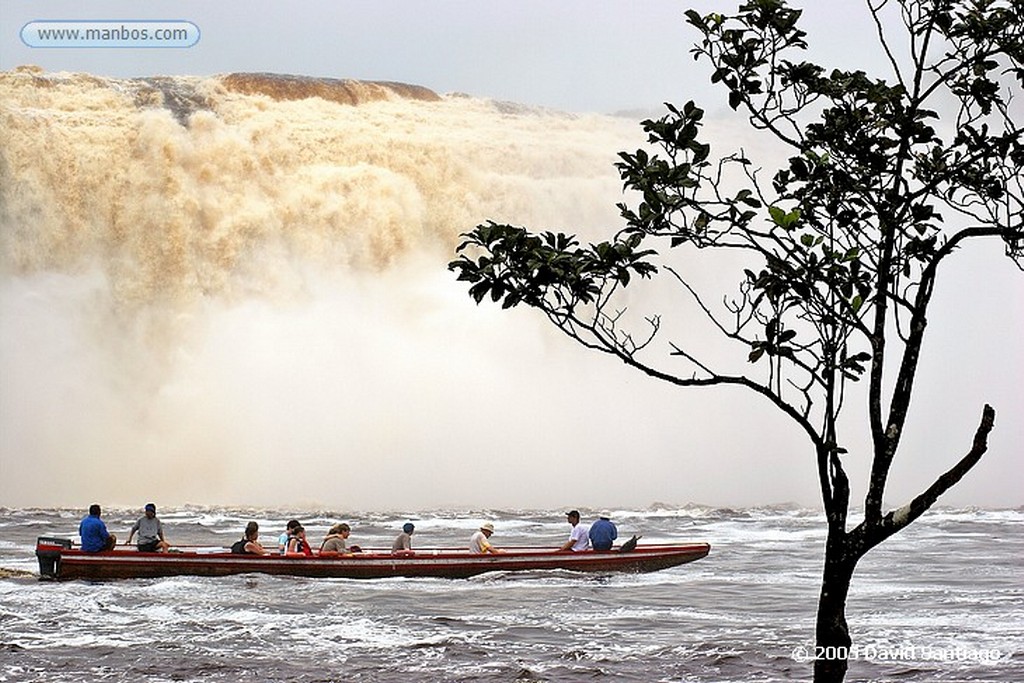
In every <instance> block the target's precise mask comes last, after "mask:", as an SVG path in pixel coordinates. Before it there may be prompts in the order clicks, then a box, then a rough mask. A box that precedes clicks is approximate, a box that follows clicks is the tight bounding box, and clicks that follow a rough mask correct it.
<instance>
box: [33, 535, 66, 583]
mask: <svg viewBox="0 0 1024 683" xmlns="http://www.w3.org/2000/svg"><path fill="white" fill-rule="evenodd" d="M70 549H71V541H70V540H68V539H66V538H49V537H46V536H40V537H39V538H37V539H36V559H38V560H39V578H40V579H43V580H55V579H56V578H57V575H58V574H59V573H60V553H61V551H62V550H70Z"/></svg>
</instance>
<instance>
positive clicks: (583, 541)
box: [559, 510, 590, 552]
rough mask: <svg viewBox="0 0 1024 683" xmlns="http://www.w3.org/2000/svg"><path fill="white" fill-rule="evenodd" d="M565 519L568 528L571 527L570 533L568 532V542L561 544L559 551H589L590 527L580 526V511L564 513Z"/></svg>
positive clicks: (586, 525)
mask: <svg viewBox="0 0 1024 683" xmlns="http://www.w3.org/2000/svg"><path fill="white" fill-rule="evenodd" d="M565 518H566V520H568V522H569V526H571V527H572V531H570V532H569V540H567V541H566V542H565V543H563V544H562V547H561V548H559V550H572V551H573V552H579V551H581V550H590V525H589V524H580V511H579V510H571V511H570V512H567V513H566V515H565Z"/></svg>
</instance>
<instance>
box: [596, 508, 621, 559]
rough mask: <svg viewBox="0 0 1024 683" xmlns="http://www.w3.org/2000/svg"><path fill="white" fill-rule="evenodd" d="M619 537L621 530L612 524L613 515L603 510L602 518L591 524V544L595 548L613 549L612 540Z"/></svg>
mask: <svg viewBox="0 0 1024 683" xmlns="http://www.w3.org/2000/svg"><path fill="white" fill-rule="evenodd" d="M618 537H619V530H618V529H616V528H615V525H614V524H612V521H611V515H610V514H608V513H607V512H602V513H601V516H600V519H598V520H597V521H596V522H594V523H593V524H591V525H590V546H591V547H592V548H593V549H594V550H611V549H612V541H614V540H615V539H616V538H618Z"/></svg>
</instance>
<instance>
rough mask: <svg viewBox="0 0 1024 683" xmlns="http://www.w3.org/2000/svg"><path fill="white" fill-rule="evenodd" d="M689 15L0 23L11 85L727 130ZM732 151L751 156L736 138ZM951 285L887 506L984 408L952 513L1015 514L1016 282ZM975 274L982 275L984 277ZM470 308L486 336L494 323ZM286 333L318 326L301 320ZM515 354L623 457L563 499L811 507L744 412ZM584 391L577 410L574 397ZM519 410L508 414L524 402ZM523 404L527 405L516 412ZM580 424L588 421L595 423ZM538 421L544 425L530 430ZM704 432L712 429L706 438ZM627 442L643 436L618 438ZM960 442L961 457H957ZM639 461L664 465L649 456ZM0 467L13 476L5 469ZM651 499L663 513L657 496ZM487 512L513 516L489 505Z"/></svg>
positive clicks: (712, 398)
mask: <svg viewBox="0 0 1024 683" xmlns="http://www.w3.org/2000/svg"><path fill="white" fill-rule="evenodd" d="M807 4H808V5H809V7H807V8H806V10H805V17H806V24H805V30H807V31H808V33H809V34H810V40H811V41H812V47H813V53H812V54H813V55H814V56H815V57H816V58H818V59H820V60H821V61H822V62H824V63H826V64H835V65H837V66H840V65H841V66H855V67H857V68H866V69H869V70H870V69H872V68H874V69H880V68H883V64H882V62H881V61H879V58H878V56H877V55H874V54H861V53H862V52H863V49H862V47H863V45H864V44H865V40H864V39H865V37H866V36H870V35H872V34H873V31H874V27H873V25H872V24H871V22H870V21H869V18H868V15H867V12H866V11H865V9H864V8H863V6H862V5H861V4H860V3H858V2H851V1H849V0H826V1H822V0H817V1H816V2H813V3H807ZM691 6H693V7H695V8H696V9H698V10H699V11H701V12H705V11H711V10H720V11H727V10H728V9H731V8H732V3H722V2H711V1H707V0H705V1H703V2H690V3H680V2H669V1H666V0H644V2H639V3H637V2H625V1H620V0H615V1H607V2H594V1H593V0H569V1H559V2H551V1H549V0H527V1H523V2H493V1H480V0H473V1H460V2H443V1H437V2H423V1H421V0H406V1H387V0H385V1H378V2H337V1H333V0H332V1H325V2H266V1H256V2H254V1H251V0H250V1H245V2H235V1H220V2H208V1H205V0H203V1H195V2H187V1H182V2H162V1H156V2H147V3H138V2H110V1H106V2H104V1H97V2H89V3H81V2H80V1H76V2H57V1H47V2H38V1H22V0H6V2H5V3H4V8H3V12H2V13H0V70H9V69H12V68H14V67H16V66H21V65H25V64H33V65H37V66H39V67H42V68H43V69H45V70H47V71H75V72H88V73H92V74H96V75H103V76H110V77H136V76H152V75H211V74H220V73H228V72H243V71H244V72H254V71H266V72H275V73H293V74H302V75H309V76H323V77H333V78H355V79H364V80H387V81H398V82H406V83H413V84H418V85H423V86H426V87H428V88H431V89H432V90H434V91H436V92H439V93H467V94H469V95H472V96H473V97H482V98H493V99H496V100H503V101H510V102H516V103H521V104H527V105H533V106H538V107H545V108H551V109H554V110H562V111H570V112H579V113H582V112H596V113H603V114H612V113H616V112H653V111H656V110H657V109H658V107H659V106H660V105H661V103H662V102H665V101H671V102H676V103H679V102H683V101H686V100H687V99H695V100H697V101H698V102H701V103H703V104H704V106H705V107H706V108H707V109H708V110H709V112H710V113H711V114H712V116H716V117H722V118H723V119H726V118H727V117H728V110H727V108H726V107H725V106H724V104H725V103H724V99H725V98H724V95H722V94H721V93H719V92H715V91H713V90H712V89H711V88H710V86H709V85H708V82H707V81H708V75H707V73H706V71H705V69H704V67H703V66H702V65H699V64H696V63H695V62H694V61H693V59H692V57H691V56H690V54H689V48H690V46H691V44H692V42H693V41H694V40H695V35H694V31H692V30H691V29H690V28H689V27H688V26H687V25H686V23H685V20H684V19H683V16H682V15H683V12H684V10H685V9H687V8H688V7H691ZM40 20H68V21H70V20H82V21H85V20H111V21H115V20H116V21H121V20H123V21H134V20H153V21H155V20H186V21H189V22H192V23H193V24H195V25H196V26H198V27H199V28H200V30H201V38H200V39H199V41H198V43H197V44H196V45H195V46H193V47H189V48H179V49H72V48H68V49H54V48H31V47H28V46H26V45H25V44H23V43H22V41H21V40H20V38H19V32H20V31H21V29H22V27H23V26H24V25H25V24H26V23H28V22H31V21H40ZM816 38H817V40H816ZM727 130H728V129H727ZM737 135H740V134H739V133H737ZM729 142H735V143H737V144H749V145H755V146H756V145H757V144H758V143H757V141H756V140H746V139H745V138H740V137H738V138H737V139H736V140H730V141H729ZM949 271H950V273H949V281H948V282H949V283H950V284H948V285H940V290H939V291H938V292H937V299H936V316H935V320H934V323H935V324H934V331H935V339H936V343H935V345H934V346H932V347H930V348H929V349H928V350H926V355H925V357H924V361H923V370H922V372H923V375H922V381H921V382H920V385H919V390H918V396H917V397H916V398H915V407H918V408H920V410H921V411H922V413H923V414H927V415H929V416H930V417H929V418H928V419H927V420H924V421H921V422H918V423H915V425H914V428H915V430H916V431H915V433H914V434H913V435H911V436H910V437H908V450H909V451H910V454H909V455H908V457H907V458H906V459H905V460H901V461H899V462H898V463H897V465H896V468H895V471H894V485H893V499H894V502H902V500H903V499H905V497H906V496H908V495H912V494H913V493H914V492H916V491H917V490H920V488H922V486H924V485H927V484H928V483H929V482H930V481H931V479H932V478H934V476H936V475H938V474H939V473H940V472H941V471H942V470H943V469H945V468H946V467H948V466H949V464H951V462H952V461H951V458H955V457H956V455H957V454H959V453H960V452H962V447H961V446H960V445H966V444H967V443H968V442H969V439H970V436H971V435H972V434H973V429H974V426H975V425H976V423H977V419H978V417H979V415H980V408H981V404H982V403H983V402H985V401H989V402H992V403H994V404H995V405H996V408H997V410H999V411H1000V412H999V418H998V419H997V428H996V432H994V433H993V437H992V441H991V445H992V448H991V451H990V454H989V455H987V456H986V458H985V460H984V461H983V463H982V464H981V465H980V466H979V467H978V468H977V471H976V472H974V473H972V474H971V475H970V476H969V477H968V479H967V480H965V481H964V482H963V483H961V485H960V486H958V487H957V488H956V489H955V490H953V491H952V492H950V493H949V494H947V496H946V497H945V498H944V499H943V502H944V503H949V504H957V505H981V506H988V505H995V506H1016V505H1021V504H1024V487H1022V486H1020V482H1021V465H1020V456H1021V452H1022V449H1024V427H1022V423H1021V421H1020V420H1019V417H1020V416H1021V415H1022V414H1024V396H1022V391H1024V390H1022V389H1021V387H1022V386H1024V381H1022V380H1024V366H1022V359H1021V356H1022V355H1024V354H1020V353H1019V348H1018V343H1017V341H1016V340H1018V339H1019V338H1021V337H1022V336H1024V323H1022V316H1024V279H1022V278H1024V275H1022V274H1021V273H1020V272H1018V271H1016V270H1015V269H1014V268H1013V267H1012V266H1010V265H1009V264H1008V263H1006V262H1004V260H1001V259H999V254H998V248H996V249H991V248H988V249H982V250H980V253H979V254H977V255H970V256H967V257H965V258H963V259H958V260H957V261H955V262H954V263H953V264H951V266H950V268H949ZM980 272H984V273H985V275H986V277H985V278H980V277H978V273H980ZM443 275H444V274H442V276H443ZM383 303H384V304H385V305H388V304H389V302H387V301H384V302H383ZM392 303H393V302H392ZM479 310H480V313H479V314H480V316H481V320H492V319H493V316H494V315H496V313H495V312H494V311H484V310H482V309H479ZM500 315H506V314H500ZM514 315H515V320H516V321H517V322H519V321H521V323H520V324H522V325H524V326H526V327H528V328H529V329H531V330H533V329H535V327H536V326H537V323H536V321H535V320H531V319H529V316H528V313H522V312H519V311H516V312H515V314H514ZM292 322H294V323H295V324H298V325H307V324H312V320H311V319H307V318H302V319H300V320H296V321H292ZM463 324H464V323H463ZM211 334H213V336H214V337H215V338H216V335H217V334H221V335H226V337H230V336H231V335H232V334H237V332H230V331H227V330H224V329H220V330H214V331H213V332H212V333H211ZM491 341H492V342H493V343H494V344H495V345H496V346H500V345H501V343H502V340H501V339H492V340H491ZM220 342H224V339H223V338H222V339H221V340H220ZM215 343H216V342H215ZM268 343H269V342H268ZM504 350H505V352H508V353H515V354H527V355H528V356H529V357H530V358H531V359H535V360H536V362H537V363H549V364H550V367H549V368H548V370H547V372H546V373H545V376H546V379H545V381H548V382H550V384H549V385H548V386H546V387H543V388H538V389H537V391H539V392H540V393H541V394H543V395H545V396H546V398H545V401H544V405H545V406H546V409H547V410H549V411H551V412H550V414H549V415H548V418H547V419H548V420H550V421H551V422H557V421H558V420H559V419H560V418H559V416H562V417H563V418H564V419H565V420H566V421H568V422H570V423H572V424H573V425H574V427H573V428H574V429H584V430H587V431H590V432H592V433H594V434H597V435H601V434H604V435H605V436H606V437H607V438H608V439H609V440H610V441H614V442H615V443H616V444H619V445H618V446H617V448H619V449H621V450H622V452H621V453H619V454H618V455H617V457H614V458H612V459H609V458H600V459H597V460H596V461H595V462H594V463H593V464H591V463H590V460H591V459H592V458H591V457H590V456H589V454H588V453H587V452H586V451H584V452H582V453H581V452H568V451H567V452H566V453H565V456H564V457H565V458H566V459H567V460H570V461H574V462H576V463H577V464H576V466H574V467H572V468H569V469H568V470H566V469H563V468H559V469H557V470H556V472H557V474H556V475H555V476H558V477H566V479H567V480H566V482H565V485H566V487H567V489H569V490H577V491H579V490H584V489H585V488H586V484H585V483H582V481H580V480H577V481H575V482H574V481H573V480H572V477H573V472H574V471H578V476H579V477H580V478H581V480H583V481H585V480H586V478H588V477H597V478H602V479H604V480H605V483H604V485H603V487H602V488H601V489H600V491H601V493H600V496H597V495H594V496H590V497H588V496H585V495H583V494H579V496H578V497H579V498H583V499H584V503H585V504H593V505H596V506H601V505H602V504H603V503H604V502H606V501H607V502H610V503H611V504H616V503H618V502H619V501H617V500H616V499H615V493H614V491H615V489H616V487H617V488H618V489H619V490H620V491H621V492H622V494H621V502H622V503H623V504H631V505H635V504H652V503H655V502H659V501H665V502H668V503H686V502H699V503H709V504H716V505H751V504H770V503H784V502H797V503H800V504H807V505H815V504H816V497H817V493H816V488H815V484H814V472H813V468H812V466H811V465H810V461H809V459H808V457H807V454H806V451H804V450H803V449H802V446H801V445H800V442H799V439H798V438H795V436H794V434H792V433H791V431H790V430H789V428H787V427H781V426H779V423H777V422H775V421H772V420H771V419H770V418H768V417H767V416H766V413H765V411H764V406H762V405H760V404H758V403H757V402H756V401H753V400H751V399H749V398H748V397H737V396H735V395H734V394H729V393H727V392H721V391H713V392H707V393H704V394H701V395H699V396H697V395H686V396H681V395H680V393H679V392H678V390H674V389H670V388H667V387H662V386H653V385H652V383H651V382H650V380H647V379H646V378H643V377H641V376H639V375H636V374H633V373H630V372H629V371H627V370H626V369H625V368H623V367H621V366H617V365H614V364H612V363H610V362H609V361H608V360H607V359H604V358H597V357H591V356H588V355H587V353H586V352H585V351H584V350H583V349H578V348H575V347H572V346H571V345H570V343H569V342H568V341H564V340H560V339H558V338H555V337H551V336H547V335H545V334H544V333H541V332H536V334H535V336H532V337H529V338H528V340H527V341H526V342H524V343H523V345H522V346H518V347H514V348H509V347H507V348H505V349H504ZM265 352H266V353H269V351H265ZM569 358H571V359H572V360H571V361H568V360H567V359H569ZM580 373H583V374H585V375H587V376H586V377H584V378H581V377H580ZM597 378H600V381H598V380H597ZM583 380H585V381H583ZM574 384H578V385H580V387H581V391H583V393H582V394H581V393H578V392H577V393H574V392H573V389H572V387H573V385H574ZM2 391H3V389H2V386H0V392H2ZM6 400H8V401H10V400H11V398H10V397H9V396H8V397H6ZM508 400H509V401H510V402H513V403H515V402H517V399H516V397H515V396H514V395H513V396H510V397H509V399H508ZM524 400H525V401H526V402H529V401H530V399H523V398H520V399H519V401H524ZM623 403H627V404H633V405H636V404H642V405H646V406H649V410H646V411H644V412H640V413H637V412H635V411H633V412H630V417H629V422H628V423H621V422H619V421H620V420H624V418H623V417H622V415H623V412H622V410H621V407H622V404H623ZM588 416H589V418H590V419H592V420H593V424H590V425H588V424H587V422H586V421H587V420H588ZM532 419H544V417H543V416H540V417H538V415H537V414H533V417H532ZM711 423H713V424H715V425H718V427H719V428H718V429H717V430H708V429H706V428H703V427H704V425H705V424H711ZM623 430H625V431H627V432H631V434H632V435H631V436H629V437H628V438H625V437H622V435H621V432H622V431H623ZM495 439H496V440H497V441H499V442H502V443H500V444H499V446H498V447H496V448H495V449H494V450H493V452H490V453H481V454H479V459H477V458H474V459H473V462H472V464H470V465H468V467H469V468H470V469H472V470H474V471H475V472H476V473H475V474H468V475H467V474H466V473H450V474H451V476H469V477H471V478H479V480H480V487H482V488H483V489H484V490H486V488H488V487H497V488H498V489H500V488H501V486H502V483H501V482H502V481H506V482H507V481H510V480H512V479H514V478H515V477H516V470H515V467H514V464H515V461H516V457H517V455H516V453H515V448H514V447H511V446H509V444H508V443H507V441H504V437H503V436H502V435H500V434H499V435H495ZM951 444H957V445H956V446H954V447H953V448H952V449H950V448H949V446H950V445H951ZM591 447H592V446H591ZM940 451H941V455H940V454H938V453H939V452H940ZM648 452H656V453H657V454H658V455H657V456H653V455H652V456H650V458H649V459H645V453H648ZM9 456H10V454H6V455H5V456H4V457H9ZM673 458H675V459H673ZM3 462H6V463H8V464H7V465H5V466H6V467H10V466H11V465H10V460H5V461H3ZM854 469H856V468H854ZM592 470H595V471H592ZM388 471H389V472H393V470H388ZM424 476H427V475H426V474H424ZM666 478H667V479H670V480H677V481H679V482H680V483H679V485H678V486H677V487H676V488H675V489H674V491H673V489H671V488H670V487H665V486H656V485H654V484H653V483H650V482H652V481H658V480H662V479H666ZM642 482H648V483H649V484H650V486H651V490H652V491H657V494H656V495H657V496H658V497H657V498H654V497H653V496H654V495H655V494H651V495H650V496H646V494H645V493H644V491H643V490H642V486H643V484H642ZM645 496H646V497H645ZM487 498H488V496H487V495H486V493H483V494H481V493H479V489H477V492H474V493H473V494H472V495H467V496H466V497H465V498H461V499H460V498H458V497H456V498H454V499H451V500H445V501H441V502H450V503H452V504H486V501H487ZM492 498H493V499H495V500H502V501H503V502H505V501H506V499H507V497H504V498H503V497H502V496H499V495H497V494H495V495H494V496H492ZM523 498H524V500H527V501H529V502H530V503H531V504H538V505H542V504H546V505H552V506H555V505H562V504H563V501H562V500H556V499H555V497H554V496H551V495H550V494H547V495H546V497H541V498H537V497H533V498H531V497H528V496H524V497H523ZM666 499H668V500H666ZM189 502H196V501H189ZM430 502H431V503H432V504H435V503H437V502H439V501H436V500H431V501H430ZM2 504H3V501H0V505H2Z"/></svg>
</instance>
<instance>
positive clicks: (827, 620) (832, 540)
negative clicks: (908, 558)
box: [814, 529, 857, 683]
mask: <svg viewBox="0 0 1024 683" xmlns="http://www.w3.org/2000/svg"><path fill="white" fill-rule="evenodd" d="M856 566H857V560H856V559H853V560H851V559H850V558H849V555H848V553H847V552H846V534H845V533H844V532H843V531H842V530H840V529H829V538H828V541H827V543H826V546H825V569H824V572H823V575H822V579H821V595H820V596H819V597H818V619H817V623H816V625H815V648H814V681H815V683H841V681H842V680H843V679H844V678H845V677H846V668H847V657H848V655H849V651H850V643H851V642H852V641H851V640H850V629H849V627H848V626H847V624H846V596H847V594H848V593H849V592H850V580H851V579H852V578H853V570H854V568H855V567H856Z"/></svg>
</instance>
